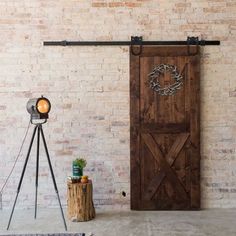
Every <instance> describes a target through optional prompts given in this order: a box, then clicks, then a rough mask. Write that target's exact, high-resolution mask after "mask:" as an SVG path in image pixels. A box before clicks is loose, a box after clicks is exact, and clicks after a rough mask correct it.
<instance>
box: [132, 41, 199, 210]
mask: <svg viewBox="0 0 236 236" xmlns="http://www.w3.org/2000/svg"><path fill="white" fill-rule="evenodd" d="M130 100H131V103H130V119H131V120H130V121H131V131H130V138H131V141H130V148H131V209H134V210H158V209H159V210H187V209H199V208H200V181H199V179H200V126H199V55H194V56H193V55H192V56H190V55H189V54H188V49H187V47H185V46H178V47H177V46H172V47H154V46H153V47H144V48H143V51H142V54H141V55H140V56H135V55H132V54H130Z"/></svg>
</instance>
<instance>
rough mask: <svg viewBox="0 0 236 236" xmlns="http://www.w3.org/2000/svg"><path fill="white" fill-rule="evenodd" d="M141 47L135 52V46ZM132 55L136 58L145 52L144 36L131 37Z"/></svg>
mask: <svg viewBox="0 0 236 236" xmlns="http://www.w3.org/2000/svg"><path fill="white" fill-rule="evenodd" d="M137 45H138V46H139V50H138V51H136V50H134V46H137ZM130 49H131V53H132V54H133V55H135V56H139V55H141V53H142V51H143V37H142V36H131V47H130Z"/></svg>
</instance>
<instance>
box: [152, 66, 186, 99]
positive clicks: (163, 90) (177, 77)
mask: <svg viewBox="0 0 236 236" xmlns="http://www.w3.org/2000/svg"><path fill="white" fill-rule="evenodd" d="M165 72H169V73H170V75H171V78H172V79H173V80H174V81H175V83H173V84H170V85H168V86H166V87H161V85H160V82H159V78H160V76H161V75H163V74H164V73H165ZM148 77H149V86H150V88H151V89H153V90H154V91H156V92H157V93H158V94H160V95H162V96H168V95H174V94H175V93H176V92H177V90H179V89H181V87H182V85H183V76H182V75H181V74H180V73H179V72H178V69H177V66H175V65H169V64H160V65H157V66H156V67H155V68H154V70H153V71H152V72H151V73H150V74H148Z"/></svg>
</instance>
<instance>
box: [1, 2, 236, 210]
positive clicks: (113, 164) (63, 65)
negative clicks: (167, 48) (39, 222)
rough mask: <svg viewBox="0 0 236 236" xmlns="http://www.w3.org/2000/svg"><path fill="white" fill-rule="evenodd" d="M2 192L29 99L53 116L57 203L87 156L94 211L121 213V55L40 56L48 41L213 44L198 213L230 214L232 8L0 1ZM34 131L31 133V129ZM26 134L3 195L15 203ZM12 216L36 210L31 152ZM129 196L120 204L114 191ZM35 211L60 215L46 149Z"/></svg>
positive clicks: (124, 88)
mask: <svg viewBox="0 0 236 236" xmlns="http://www.w3.org/2000/svg"><path fill="white" fill-rule="evenodd" d="M0 13H1V14H0V15H1V17H0V32H1V34H0V35H1V44H0V72H1V73H0V114H1V116H0V133H1V136H0V186H1V185H2V184H3V182H4V180H5V178H6V176H7V174H8V173H9V171H10V169H11V167H12V165H13V162H14V158H15V155H16V153H17V152H18V150H19V147H20V144H21V141H22V138H23V135H24V132H25V129H26V127H27V124H28V120H29V115H28V114H27V112H26V109H25V104H26V102H27V100H28V99H29V98H32V97H36V96H40V95H41V94H44V95H45V96H46V97H48V98H49V99H50V100H51V103H52V111H51V113H50V119H49V120H48V123H47V124H46V125H44V132H45V136H46V139H47V141H48V146H49V152H50V154H51V159H52V163H53V166H54V171H55V174H56V179H57V182H58V187H59V191H60V193H61V197H62V202H63V204H66V176H67V175H69V174H70V173H71V162H72V160H73V159H74V158H76V157H78V156H85V157H86V159H87V161H88V166H87V168H86V170H85V173H87V174H88V175H89V176H90V177H91V178H92V179H93V181H94V199H95V203H96V205H97V206H98V207H109V208H128V207H129V197H130V194H129V193H130V188H129V183H130V180H129V179H130V175H129V172H130V170H129V52H128V48H127V47H44V46H43V44H42V43H43V41H46V40H64V39H67V40H129V39H130V36H131V35H143V36H144V39H145V40H184V39H185V38H186V37H187V36H189V35H193V36H202V37H203V38H204V39H219V40H221V42H222V45H221V46H220V47H206V48H204V49H203V56H202V78H201V98H202V104H201V105H202V106H201V111H202V113H201V121H202V123H201V124H202V125H201V127H202V128H201V129H202V132H201V140H202V206H203V207H204V208H212V207H221V208H227V207H236V172H235V166H236V156H235V144H236V141H235V135H236V126H235V122H236V106H235V102H236V92H235V91H236V79H235V77H234V74H235V69H236V66H235V62H236V50H235V40H236V23H235V22H236V3H235V1H223V0H211V1H209V0H208V1H207V0H199V1H195V2H193V1H190V0H186V1H184V2H183V1H180V0H174V1H164V0H159V1H155V0H143V1H140V0H129V1H115V0H106V1H105V0H104V1H102V0H99V1H96V0H94V1H92V0H80V1H75V0H73V1H65V0H60V1H52V0H47V1H40V0H30V1H29V0H21V1H17V0H11V1H9V0H2V1H1V2H0ZM31 132H32V127H31ZM31 132H30V135H29V136H28V138H27V141H26V145H25V146H24V150H23V154H22V155H21V157H20V161H19V163H18V164H17V167H16V170H15V171H14V174H13V176H12V178H11V179H10V182H9V184H8V185H7V188H6V189H5V191H4V195H3V200H4V207H6V208H9V207H10V206H11V204H12V202H13V198H14V194H15V191H16V188H17V183H18V180H19V176H20V173H21V170H22V166H23V162H24V158H25V154H26V152H27V148H28V144H29V141H30V136H31ZM32 154H33V155H32V156H31V159H30V162H29V166H28V169H27V173H26V175H25V179H24V184H23V188H22V192H21V195H20V197H19V204H18V207H20V208H26V207H32V206H33V204H34V181H35V180H34V177H35V162H34V161H35V158H36V157H35V148H34V149H33V150H32ZM122 191H125V192H127V197H126V198H123V197H122V196H121V192H122ZM39 193H40V194H39V204H40V205H41V206H49V207H54V206H57V201H56V198H55V194H54V190H53V186H52V181H51V178H50V175H49V173H48V168H47V162H46V157H45V155H44V150H42V151H41V156H40V179H39Z"/></svg>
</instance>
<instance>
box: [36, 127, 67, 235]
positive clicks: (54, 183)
mask: <svg viewBox="0 0 236 236" xmlns="http://www.w3.org/2000/svg"><path fill="white" fill-rule="evenodd" d="M39 128H40V131H41V135H42V138H43V144H44V148H45V151H46V156H47V159H48V164H49V169H50V172H51V176H52V180H53V185H54V188H55V192H56V194H57V199H58V202H59V206H60V209H61V215H62V219H63V222H64V226H65V230H66V231H67V225H66V220H65V216H64V213H63V209H62V205H61V200H60V197H59V192H58V189H57V184H56V179H55V176H54V173H53V169H52V164H51V160H50V156H49V153H48V148H47V144H46V140H45V137H44V133H43V128H42V126H40V127H39Z"/></svg>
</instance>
